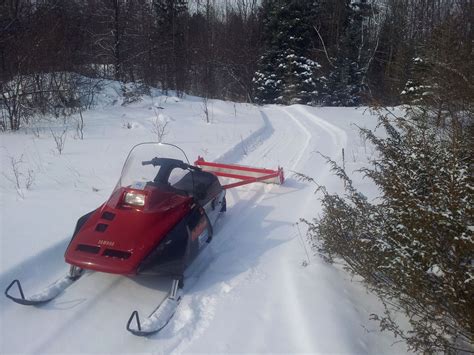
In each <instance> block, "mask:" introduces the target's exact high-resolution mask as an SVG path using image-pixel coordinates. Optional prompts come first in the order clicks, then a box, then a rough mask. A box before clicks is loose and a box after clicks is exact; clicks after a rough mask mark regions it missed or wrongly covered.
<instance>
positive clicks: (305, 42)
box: [253, 0, 322, 104]
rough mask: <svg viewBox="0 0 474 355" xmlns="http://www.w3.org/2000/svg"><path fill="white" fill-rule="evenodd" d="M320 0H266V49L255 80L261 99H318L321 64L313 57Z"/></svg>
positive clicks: (276, 101)
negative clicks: (316, 18) (318, 1)
mask: <svg viewBox="0 0 474 355" xmlns="http://www.w3.org/2000/svg"><path fill="white" fill-rule="evenodd" d="M316 8H317V6H316V1H303V0H266V1H264V2H263V4H262V11H263V13H264V16H265V18H264V42H265V46H266V50H265V52H264V54H263V55H262V57H261V58H260V60H259V63H258V70H257V72H256V73H255V76H254V79H253V82H254V85H255V101H256V102H258V103H263V104H265V103H282V104H293V103H302V104H308V103H314V102H315V101H316V100H317V98H318V94H319V92H320V88H321V86H322V83H321V82H320V81H319V80H318V79H317V78H316V71H317V69H319V68H320V65H319V64H318V63H317V62H315V61H313V60H311V59H310V53H309V49H310V48H311V47H312V46H311V40H312V23H313V22H314V18H315V15H316V13H315V12H316V11H315V9H316Z"/></svg>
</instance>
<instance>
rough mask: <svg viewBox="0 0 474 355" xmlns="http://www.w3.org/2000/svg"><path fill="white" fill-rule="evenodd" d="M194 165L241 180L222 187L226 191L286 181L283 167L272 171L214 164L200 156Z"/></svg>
mask: <svg viewBox="0 0 474 355" xmlns="http://www.w3.org/2000/svg"><path fill="white" fill-rule="evenodd" d="M194 165H196V166H198V167H200V168H201V169H202V170H204V171H209V172H211V173H213V174H214V175H217V176H222V177H226V178H231V179H237V180H241V181H238V182H234V183H231V184H227V185H224V186H222V187H223V188H224V189H231V188H233V187H237V186H242V185H247V184H252V183H254V182H265V183H273V184H283V182H284V181H285V176H284V174H283V168H281V167H278V169H277V170H271V169H264V168H254V167H250V166H243V165H236V164H222V163H213V162H208V161H205V160H204V158H203V157H201V156H199V157H198V159H197V160H196V161H195V162H194Z"/></svg>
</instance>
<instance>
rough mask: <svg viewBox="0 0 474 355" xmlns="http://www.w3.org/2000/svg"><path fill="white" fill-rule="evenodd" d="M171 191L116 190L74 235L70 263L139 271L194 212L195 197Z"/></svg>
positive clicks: (152, 188) (113, 270)
mask: <svg viewBox="0 0 474 355" xmlns="http://www.w3.org/2000/svg"><path fill="white" fill-rule="evenodd" d="M171 190H172V189H171V188H169V187H156V186H147V187H145V188H144V189H141V190H136V189H133V188H119V189H117V190H116V191H114V193H113V194H112V196H111V197H110V199H109V200H108V201H107V202H106V203H105V204H104V205H103V206H101V207H100V208H99V209H97V210H96V211H95V212H94V213H93V214H92V215H91V216H90V218H89V219H88V220H87V222H86V223H85V224H84V225H83V226H82V227H81V229H80V230H79V232H78V233H77V234H76V235H75V236H74V238H73V240H72V241H71V243H70V244H69V246H68V248H67V250H66V254H65V259H66V262H67V263H69V264H72V265H76V266H79V267H81V268H84V269H90V270H96V271H101V272H108V273H117V274H135V273H136V272H137V268H138V266H139V265H140V262H141V261H142V260H143V259H144V258H145V257H146V256H147V255H148V254H149V253H150V252H151V251H152V250H153V249H154V248H155V247H156V246H157V245H158V244H159V243H160V241H161V240H162V239H163V238H164V237H165V236H166V234H167V233H168V232H169V231H170V230H171V229H172V228H173V227H174V226H175V225H176V224H177V223H178V222H179V221H180V220H181V219H182V218H184V216H185V215H186V214H187V213H188V212H189V211H190V208H191V207H190V205H191V201H192V198H190V197H188V196H185V195H180V194H178V193H176V192H173V191H171ZM130 196H132V197H131V198H130ZM136 196H138V198H136ZM127 202H129V203H127ZM141 203H143V205H140V204H141Z"/></svg>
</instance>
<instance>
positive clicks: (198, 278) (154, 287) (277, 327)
mask: <svg viewBox="0 0 474 355" xmlns="http://www.w3.org/2000/svg"><path fill="white" fill-rule="evenodd" d="M315 112H317V111H316V110H315V109H313V108H308V107H306V106H302V105H293V106H289V107H283V106H276V105H270V106H265V107H262V108H261V109H260V114H261V118H262V122H263V125H262V126H261V127H260V128H259V129H258V130H256V131H255V132H253V133H251V134H249V135H248V136H247V137H245V138H243V137H242V138H241V141H240V142H239V143H238V144H236V145H234V146H233V147H231V148H230V149H228V150H227V151H226V152H225V153H223V154H221V155H220V156H219V157H218V158H217V159H215V161H219V162H228V163H239V164H243V165H255V166H262V167H268V168H276V167H277V166H282V167H284V169H285V175H286V181H285V184H284V185H282V186H276V185H270V184H251V185H247V186H243V187H239V188H236V189H231V190H228V191H227V202H228V204H227V205H228V211H227V213H225V214H223V216H222V217H221V219H220V220H219V221H218V223H217V225H216V229H215V236H214V239H213V241H212V243H210V245H209V246H208V247H207V248H206V249H205V250H204V251H203V253H202V254H201V255H200V256H199V257H198V259H197V260H196V261H195V262H194V264H193V265H192V266H191V268H190V271H189V275H188V276H187V278H186V281H185V287H184V297H183V299H182V301H181V304H180V306H179V308H178V310H177V312H176V314H175V315H174V317H173V319H172V320H171V321H170V323H169V324H168V325H167V326H166V327H165V328H164V329H163V330H162V331H161V332H160V333H158V334H155V335H153V336H150V337H147V338H137V337H134V336H132V335H130V334H128V333H127V332H126V331H125V322H126V316H127V315H129V314H130V313H131V311H133V310H134V309H137V310H138V311H139V312H140V314H141V315H142V316H145V315H147V314H149V313H151V312H152V311H153V309H150V308H149V306H150V305H158V304H159V303H160V302H161V300H162V299H163V298H164V297H165V296H166V292H167V290H168V287H169V286H168V285H169V283H168V282H167V281H166V280H164V281H156V280H152V279H150V278H146V277H144V278H137V279H132V278H126V277H119V276H111V275H105V274H100V273H86V274H85V275H84V276H83V277H82V279H81V280H80V281H79V282H78V286H79V283H80V287H77V288H75V286H76V285H73V286H71V288H70V289H68V294H67V295H65V296H67V297H64V299H62V298H61V297H60V298H59V299H58V301H56V300H55V301H53V302H52V303H51V304H48V305H46V306H43V307H41V308H35V309H34V311H35V312H31V308H28V307H19V306H17V305H13V304H11V303H7V302H5V300H2V301H0V305H1V306H2V308H3V310H2V311H1V312H0V315H1V317H2V319H1V324H0V334H5V329H7V327H8V328H10V327H11V328H12V329H22V327H25V328H26V329H25V333H26V334H32V333H34V326H35V325H34V324H33V325H29V324H28V323H26V324H25V322H27V319H28V317H34V316H35V313H37V314H43V313H44V312H50V314H51V316H50V317H51V322H57V324H55V326H54V327H53V329H54V330H53V331H49V332H48V334H47V335H46V336H43V337H38V338H37V339H31V343H32V345H31V346H29V348H30V349H35V350H34V352H35V353H46V352H48V353H51V352H69V351H65V349H64V348H62V347H61V346H64V343H65V339H68V338H71V339H74V338H73V337H74V336H75V334H77V332H81V338H82V339H88V338H90V339H91V341H96V342H98V344H95V346H94V347H90V346H89V344H84V345H83V346H82V347H81V346H79V347H77V346H78V345H77V344H75V345H76V347H75V348H73V349H72V350H71V351H73V352H81V351H82V352H91V351H94V352H107V353H110V352H148V353H150V352H152V353H170V352H174V353H182V352H193V353H195V352H203V353H206V352H210V351H212V352H224V353H226V352H313V353H314V352H319V353H327V352H332V353H366V352H370V351H371V350H373V349H369V348H367V347H366V344H365V342H364V341H362V340H360V339H361V338H362V337H361V336H360V334H364V332H365V331H364V330H360V332H359V333H357V334H352V333H351V329H353V326H352V327H348V326H347V325H346V324H345V319H346V317H341V315H347V319H359V318H361V317H367V315H359V314H358V310H356V309H355V307H354V304H353V302H352V299H351V296H350V293H351V290H350V289H349V288H346V287H345V286H343V285H344V283H341V282H340V281H339V282H334V280H336V279H337V278H340V274H338V273H337V271H336V270H334V269H331V268H330V267H329V266H327V265H325V264H323V263H322V262H321V261H320V260H319V259H316V258H310V265H309V266H307V267H306V268H304V267H302V266H301V262H302V260H305V259H306V253H305V251H304V246H303V245H302V244H301V242H302V240H300V236H299V232H298V228H297V227H296V226H295V223H297V222H298V221H299V219H300V218H302V217H304V218H312V217H314V216H315V215H316V214H317V213H318V212H319V211H320V206H319V201H318V200H317V199H316V198H315V196H314V190H315V186H314V185H311V184H309V183H303V182H300V181H298V180H297V179H296V178H295V177H293V176H292V172H293V171H296V172H300V173H303V174H307V175H309V176H311V177H312V178H314V179H315V180H316V181H317V182H318V183H320V184H323V185H324V184H326V183H328V182H329V181H332V180H334V177H332V176H331V173H330V170H329V166H328V165H327V164H326V163H325V160H324V158H323V157H321V155H320V154H318V152H320V153H321V154H323V155H326V156H329V157H331V158H333V159H335V160H336V161H338V160H340V155H341V149H342V148H344V147H345V146H346V145H347V140H348V137H347V134H346V132H345V131H344V130H343V129H341V128H339V127H337V126H336V125H334V124H331V123H329V122H328V121H326V120H324V119H323V118H321V117H318V116H317V115H316V114H315ZM330 179H332V180H330ZM301 232H302V233H304V228H303V226H301ZM303 243H304V242H303ZM62 244H63V243H61V245H55V246H53V247H52V248H51V250H50V251H49V253H51V254H52V253H53V252H54V253H57V252H58V250H59V249H61V250H62V249H63V248H64V245H62ZM42 258H43V257H42V256H39V257H38V258H32V259H31V260H29V261H26V262H25V264H24V265H23V268H25V269H26V268H29V267H31V266H33V265H34V264H35V260H36V259H38V260H40V259H42ZM14 271H15V272H19V271H20V270H19V269H18V268H16V269H15V270H14ZM48 271H50V270H48ZM310 271H311V272H310ZM23 272H24V273H25V271H23ZM36 274H40V272H36ZM29 275H30V277H31V273H30V274H29ZM315 275H316V276H318V279H316V280H315V279H314V276H315ZM1 276H2V277H3V278H7V277H8V278H10V277H11V276H12V275H11V273H10V272H9V273H7V274H4V275H1ZM16 276H18V275H16ZM20 276H21V275H20ZM311 278H312V279H311ZM135 283H139V284H143V285H145V286H146V287H142V288H139V289H137V288H136V287H135V288H134V287H130V295H129V296H130V297H128V298H125V299H123V297H122V298H120V297H114V291H115V290H116V289H118V288H120V289H123V288H126V287H127V285H130V286H132V285H133V284H135ZM302 284H305V285H312V286H311V287H305V288H301V287H299V285H302ZM33 285H35V284H34V283H33ZM27 286H28V284H27ZM308 289H311V290H312V292H313V293H312V294H313V295H314V297H308V295H307V294H303V292H306V293H307V292H308ZM275 290H280V291H279V292H278V293H275ZM31 291H33V290H31ZM25 292H30V289H29V288H28V287H27V288H26V289H25ZM84 292H86V293H88V298H87V304H88V306H87V309H86V311H84V308H80V309H79V310H77V309H76V308H77V307H75V306H77V305H78V304H81V303H82V302H84V301H85V299H84V297H83V296H81V293H84ZM91 295H92V296H91ZM341 295H346V297H345V298H341V297H342V296H341ZM341 299H344V302H342V304H341V302H340V303H337V304H336V302H338V301H340V300H341ZM104 300H108V303H109V306H108V307H103V305H104ZM308 300H311V302H308ZM134 307H136V308H134ZM111 309H116V310H119V311H117V312H116V313H114V314H110V310H111ZM58 310H60V312H57V311H58ZM124 315H125V318H124ZM98 317H104V318H107V320H108V322H107V323H108V324H110V323H114V324H116V325H117V326H116V327H115V328H116V329H114V330H113V332H115V333H117V335H116V336H115V337H113V338H112V339H107V338H103V340H97V339H101V334H95V333H94V329H96V328H91V329H88V328H87V324H88V322H91V321H94V320H96V319H97V318H98ZM318 319H322V320H323V321H322V322H321V324H319V323H318ZM7 322H8V323H7ZM361 323H362V321H361ZM253 324H259V326H258V327H253V326H252V325H253ZM355 326H360V324H356V325H355ZM216 329H218V330H219V334H220V335H221V336H220V337H219V339H215V330H216ZM315 330H316V331H317V333H315ZM110 331H111V330H110V329H108V330H107V332H105V334H109V332H110ZM275 335H279V336H277V337H276V336H275ZM57 338H61V339H62V340H63V341H62V342H60V344H56V342H55V339H57ZM243 339H244V340H243ZM334 339H341V341H340V342H335V341H334ZM76 343H77V342H76ZM92 349H93V350H92Z"/></svg>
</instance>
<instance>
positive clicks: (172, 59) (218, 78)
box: [0, 0, 474, 129]
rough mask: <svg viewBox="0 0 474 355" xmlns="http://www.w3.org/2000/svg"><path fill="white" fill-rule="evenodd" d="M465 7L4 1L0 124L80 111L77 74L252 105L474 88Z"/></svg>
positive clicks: (336, 1) (312, 1) (241, 0)
mask: <svg viewBox="0 0 474 355" xmlns="http://www.w3.org/2000/svg"><path fill="white" fill-rule="evenodd" d="M473 10H474V9H473V5H472V0H383V1H376V0H352V1H351V0H261V1H259V0H233V1H230V0H220V1H218V0H134V1H131V0H94V1H92V0H67V1H66V0H41V1H38V0H36V1H33V0H5V1H3V2H2V3H1V4H0V89H1V90H0V94H1V95H2V96H1V98H2V101H1V105H2V118H3V121H2V122H3V123H2V124H3V128H4V129H6V128H7V122H9V126H10V127H9V128H11V129H17V128H18V127H19V125H20V123H21V120H22V118H21V117H24V118H27V117H30V116H32V115H33V114H34V113H36V112H37V110H38V107H41V112H49V111H51V110H52V111H53V112H56V111H58V110H59V111H61V112H62V111H64V109H65V108H73V107H76V106H77V105H84V102H83V101H84V100H83V99H82V96H80V95H79V96H78V95H77V93H76V90H77V88H78V86H81V85H82V87H83V85H84V83H83V81H84V79H83V78H84V77H87V78H106V79H114V80H119V81H121V82H135V83H138V84H139V85H141V87H142V88H144V89H146V87H147V86H156V87H159V88H161V89H162V90H164V91H165V92H166V91H167V90H175V91H176V92H177V93H178V94H182V93H188V94H194V95H199V96H203V97H206V98H219V99H229V100H235V101H248V102H256V103H285V104H289V103H305V104H316V105H340V106H342V105H344V106H351V105H361V104H368V103H371V102H374V101H376V102H379V103H382V104H391V105H393V104H399V103H401V102H403V101H404V100H407V97H408V96H407V95H405V96H404V95H402V94H401V93H402V92H403V91H404V90H405V92H406V93H409V94H415V93H416V92H417V91H418V92H419V91H420V90H421V89H422V88H423V86H424V87H428V86H429V87H430V88H434V87H436V88H439V87H440V86H441V87H442V86H443V85H444V83H445V82H444V80H442V79H443V78H441V77H442V76H443V75H444V77H448V78H450V81H451V82H453V81H454V84H456V83H455V81H456V80H458V79H459V80H463V81H467V82H472V80H471V79H472V75H473V74H472V71H473V70H472V65H471V62H472V61H471V60H470V56H471V55H472V22H473V21H472V20H473V13H474V11H473ZM420 58H421V59H423V60H425V63H427V64H426V65H425V66H424V71H421V72H420V70H418V69H419V67H420V66H417V65H416V64H417V63H418V62H417V61H416V59H420ZM443 68H444V69H443ZM433 72H437V73H438V74H439V75H438V77H440V78H438V79H439V80H437V81H436V82H435V83H433V82H431V83H427V84H426V85H424V84H423V79H424V78H427V77H432V76H433V75H432V73H433ZM66 73H68V74H66ZM71 74H74V75H71ZM76 74H77V75H76ZM78 75H80V77H79V76H78ZM81 78H82V79H81ZM90 83H92V82H90ZM407 83H408V84H409V85H410V83H411V84H412V86H410V87H407ZM471 89H472V87H471ZM407 90H408V91H407ZM458 91H459V92H457V93H456V94H462V95H463V96H464V97H465V96H466V94H467V93H468V94H469V93H472V91H468V92H467V93H466V91H465V90H458ZM422 94H423V92H421V93H420V95H422ZM89 96H90V95H89ZM89 96H87V97H88V100H86V101H88V102H89V101H90V100H89ZM410 99H411V98H410ZM467 99H469V97H467ZM46 100H48V101H49V103H45V101H46ZM12 118H13V121H12Z"/></svg>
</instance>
